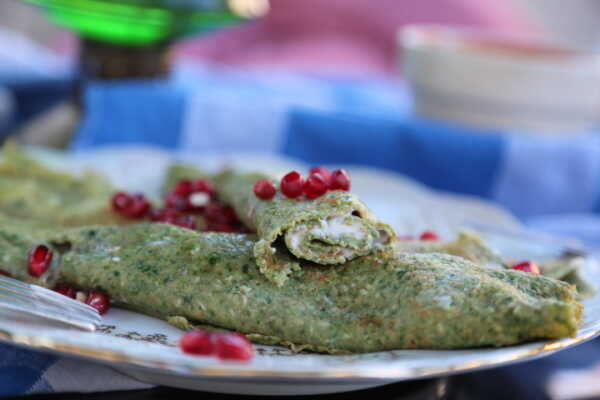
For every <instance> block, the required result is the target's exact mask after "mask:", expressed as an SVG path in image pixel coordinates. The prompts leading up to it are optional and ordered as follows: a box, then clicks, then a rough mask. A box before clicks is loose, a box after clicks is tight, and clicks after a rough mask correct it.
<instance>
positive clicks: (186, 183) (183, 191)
mask: <svg viewBox="0 0 600 400" xmlns="http://www.w3.org/2000/svg"><path fill="white" fill-rule="evenodd" d="M193 190H194V189H193V183H192V181H190V180H188V179H183V180H180V181H178V182H177V183H176V184H175V188H174V189H173V192H174V193H177V194H178V195H180V196H189V195H190V193H192V191H193Z"/></svg>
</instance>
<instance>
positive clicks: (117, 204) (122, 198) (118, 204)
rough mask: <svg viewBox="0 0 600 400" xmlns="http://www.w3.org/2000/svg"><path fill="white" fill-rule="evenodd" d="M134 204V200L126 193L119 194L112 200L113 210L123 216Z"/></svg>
mask: <svg viewBox="0 0 600 400" xmlns="http://www.w3.org/2000/svg"><path fill="white" fill-rule="evenodd" d="M132 202H133V198H132V197H131V196H130V195H129V194H127V193H125V192H117V193H115V194H114V195H113V197H112V199H111V204H112V208H113V210H114V211H116V212H118V213H119V214H122V213H123V212H124V211H125V210H126V209H127V208H129V206H130V205H131V203H132Z"/></svg>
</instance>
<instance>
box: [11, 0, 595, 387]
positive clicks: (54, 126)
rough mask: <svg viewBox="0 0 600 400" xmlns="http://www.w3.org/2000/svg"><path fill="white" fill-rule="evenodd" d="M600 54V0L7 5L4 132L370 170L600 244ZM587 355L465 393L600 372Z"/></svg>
mask: <svg viewBox="0 0 600 400" xmlns="http://www.w3.org/2000/svg"><path fill="white" fill-rule="evenodd" d="M599 50H600V2H599V1H596V0H570V1H564V0H506V1H502V2H500V1H495V0H419V1H412V2H408V1H395V0H376V1H373V0H328V1H320V0H302V1H293V0H270V1H269V0H227V1H226V0H123V1H116V0H31V1H19V0H0V140H5V139H6V138H9V137H14V138H16V140H18V141H19V142H21V143H25V144H30V145H37V146H49V147H55V148H60V149H66V150H68V151H73V152H76V151H82V150H89V149H93V148H100V147H103V146H114V145H123V146H126V145H136V146H137V145H148V146H155V147H160V148H163V149H166V150H170V151H175V152H177V151H186V152H196V153H197V154H199V155H200V154H203V153H207V152H210V153H219V154H224V155H226V154H228V153H233V152H242V151H243V152H267V153H277V154H282V155H285V156H289V157H294V158H298V159H301V160H303V161H306V162H310V163H314V164H322V163H325V164H336V163H338V164H361V165H368V166H371V167H377V168H382V169H385V170H389V171H394V172H397V173H400V174H403V175H406V176H409V177H411V178H413V179H415V180H417V181H419V182H421V183H424V184H425V185H427V186H429V187H431V188H433V189H438V190H443V191H451V192H455V193H461V194H465V195H471V196H478V197H481V198H486V199H488V200H491V201H494V202H496V203H497V204H500V205H502V206H504V207H505V208H507V209H509V210H510V211H511V212H512V213H513V214H515V215H516V216H517V217H518V218H520V220H521V221H522V222H523V223H525V224H527V225H528V226H529V227H530V228H532V229H537V230H543V231H547V232H551V233H553V234H558V235H564V236H569V237H576V238H578V239H580V240H581V241H583V242H584V243H585V244H587V245H588V246H589V247H590V248H591V249H592V250H594V251H598V252H599V253H600V217H599V216H598V212H600V141H599V138H600V135H599V130H598V129H599V126H600V124H599V122H600V52H599ZM586 346H587V347H586ZM586 346H584V348H583V349H580V350H577V349H575V350H573V351H571V352H565V353H566V354H559V355H558V356H555V357H551V358H550V359H546V360H544V361H543V362H542V361H540V362H537V363H527V364H524V365H522V366H518V367H512V368H505V369H499V370H495V371H491V372H483V373H478V374H472V375H469V376H466V377H463V378H461V379H464V381H465V382H466V383H465V392H469V391H471V392H472V393H471V394H473V393H475V394H477V393H487V394H488V395H489V394H490V393H497V395H498V397H497V398H507V397H506V396H511V397H513V398H516V397H514V396H515V393H516V394H518V395H519V396H524V397H519V398H546V397H547V396H548V394H547V392H546V388H547V385H548V379H550V377H551V376H553V375H552V374H553V373H554V372H555V371H557V370H559V369H561V368H569V367H578V368H583V369H581V371H582V372H581V373H582V374H583V375H579V376H578V377H577V378H573V379H580V380H578V381H577V382H580V381H581V379H583V381H581V382H586V380H585V379H588V380H587V382H588V383H589V382H593V381H600V375H598V369H596V370H593V369H589V368H590V366H593V365H594V364H595V363H596V362H600V345H598V344H597V343H595V342H592V343H590V344H588V345H586ZM585 368H588V369H585ZM590 371H591V372H590ZM593 371H595V372H593ZM586 374H587V375H586ZM567 386H568V384H567ZM579 386H581V385H579ZM592 386H593V385H592V384H591V383H590V388H591V387H592ZM478 390H480V391H481V392H477V391H478ZM590 390H592V389H590ZM595 395H597V396H600V391H598V392H596V393H595ZM590 397H591V396H590ZM474 398H477V396H476V395H475V397H474ZM486 398H492V397H489V396H488V397H486Z"/></svg>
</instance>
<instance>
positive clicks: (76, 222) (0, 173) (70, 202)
mask: <svg viewBox="0 0 600 400" xmlns="http://www.w3.org/2000/svg"><path fill="white" fill-rule="evenodd" d="M1 156H2V157H1V158H0V214H4V215H7V216H11V217H15V218H20V219H26V220H31V221H36V222H37V223H38V224H47V225H49V226H80V225H90V224H116V223H123V222H125V220H124V219H122V218H120V217H119V216H118V215H117V214H115V213H114V212H112V210H111V208H110V198H111V196H112V195H113V193H114V191H115V189H114V188H113V187H112V185H111V184H110V183H109V182H108V181H107V180H106V179H105V178H104V177H102V176H100V175H98V174H96V173H93V172H90V171H87V172H85V173H84V174H83V175H82V176H81V177H74V176H72V175H69V174H66V173H62V172H57V171H53V170H51V169H49V168H47V167H45V166H44V165H42V164H41V163H39V162H37V161H36V160H33V159H31V158H30V157H28V156H26V155H25V154H24V153H23V152H22V151H21V150H20V149H19V148H18V147H17V146H16V145H15V144H14V143H9V144H7V145H5V146H4V147H3V149H2V154H1Z"/></svg>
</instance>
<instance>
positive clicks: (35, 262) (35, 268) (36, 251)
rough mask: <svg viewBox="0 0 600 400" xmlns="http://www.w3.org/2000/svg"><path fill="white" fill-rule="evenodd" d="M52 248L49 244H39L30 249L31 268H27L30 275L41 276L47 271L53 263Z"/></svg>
mask: <svg viewBox="0 0 600 400" xmlns="http://www.w3.org/2000/svg"><path fill="white" fill-rule="evenodd" d="M53 254H54V253H53V252H52V250H50V249H49V248H48V247H47V246H44V245H43V244H42V245H39V246H35V247H34V248H33V249H31V250H30V251H29V260H28V261H29V268H28V269H27V270H28V272H29V275H31V276H35V277H36V278H37V277H40V276H42V275H43V274H44V272H46V270H47V269H48V267H50V264H51V263H52V256H53Z"/></svg>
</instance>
